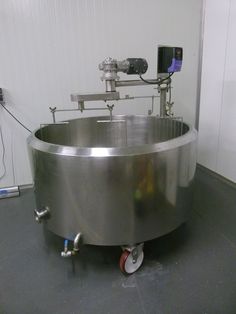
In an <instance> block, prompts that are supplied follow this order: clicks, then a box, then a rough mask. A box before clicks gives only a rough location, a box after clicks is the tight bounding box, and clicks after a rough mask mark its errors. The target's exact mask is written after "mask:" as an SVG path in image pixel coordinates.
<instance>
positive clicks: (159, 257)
mask: <svg viewBox="0 0 236 314" xmlns="http://www.w3.org/2000/svg"><path fill="white" fill-rule="evenodd" d="M33 208H34V197H33V193H32V191H31V190H25V191H24V192H23V193H22V196H21V197H20V198H15V199H8V200H7V199H6V200H1V201H0V251H1V254H0V313H1V314H2V313H4V314H5V313H6V314H12V313H17V314H26V313H30V314H31V313H32V314H33V313H34V314H36V313H50V314H52V313H56V314H60V313H76V314H77V313H79V314H83V313H102V314H104V313H136V314H137V313H148V314H149V313H155V314H158V313H161V314H178V313H180V314H185V313H186V314H195V313H196V314H199V313H202V314H218V313H219V314H235V313H236V190H235V188H233V187H231V186H230V185H227V184H226V183H224V182H222V181H220V180H219V179H217V178H215V177H213V176H210V175H209V174H208V173H207V172H205V170H203V169H198V171H197V180H196V189H195V202H194V210H193V212H192V215H191V218H190V220H189V222H188V223H187V224H185V225H183V226H182V227H180V228H179V229H178V230H176V231H174V232H173V233H171V234H169V235H167V236H165V237H162V238H159V239H157V240H154V241H150V242H148V243H146V244H145V250H144V253H145V261H144V264H143V267H142V269H140V270H139V271H138V272H137V273H136V274H134V275H132V276H129V277H126V276H124V275H122V274H121V273H120V271H119V268H118V260H119V256H120V253H121V250H120V248H118V247H115V248H113V247H105V248H104V247H93V246H84V247H83V248H82V249H81V252H80V254H79V256H77V257H76V258H74V259H73V260H69V259H62V258H61V257H60V254H59V252H60V250H61V249H62V245H63V243H62V240H61V239H59V238H57V237H55V236H53V235H51V234H50V233H48V232H46V231H45V230H43V228H42V226H41V225H37V224H36V223H35V222H34V220H33V215H32V209H33Z"/></svg>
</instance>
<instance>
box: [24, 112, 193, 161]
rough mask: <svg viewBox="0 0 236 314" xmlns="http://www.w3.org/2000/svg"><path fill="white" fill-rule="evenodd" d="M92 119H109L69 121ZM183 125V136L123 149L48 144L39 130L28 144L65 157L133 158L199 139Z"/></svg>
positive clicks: (28, 139) (189, 125) (189, 126)
mask: <svg viewBox="0 0 236 314" xmlns="http://www.w3.org/2000/svg"><path fill="white" fill-rule="evenodd" d="M114 117H118V118H122V117H148V118H149V117H150V118H155V116H146V115H115V116H114ZM90 118H99V119H101V118H107V116H106V117H104V116H93V117H86V118H78V119H70V120H66V121H65V122H67V121H73V120H79V119H90ZM183 123H184V124H185V125H186V126H187V127H188V128H189V130H188V131H187V132H186V133H185V134H184V135H181V136H178V137H176V138H174V139H171V140H168V141H164V142H159V143H153V144H144V145H138V146H122V147H76V146H66V145H59V144H53V143H48V142H44V141H42V140H40V139H39V138H37V137H36V134H35V133H36V132H37V131H38V130H39V129H35V130H34V131H33V132H32V133H31V135H30V136H29V137H28V138H27V144H28V145H29V146H30V147H32V148H33V149H35V150H38V151H42V152H45V153H50V154H55V155H63V156H71V157H73V156H78V157H109V156H133V155H143V154H147V153H156V152H162V151H167V150H170V149H175V148H177V147H180V146H184V145H186V144H188V143H190V142H193V141H195V140H196V139H197V131H196V129H195V128H194V127H193V126H192V125H191V124H189V123H186V122H184V121H183Z"/></svg>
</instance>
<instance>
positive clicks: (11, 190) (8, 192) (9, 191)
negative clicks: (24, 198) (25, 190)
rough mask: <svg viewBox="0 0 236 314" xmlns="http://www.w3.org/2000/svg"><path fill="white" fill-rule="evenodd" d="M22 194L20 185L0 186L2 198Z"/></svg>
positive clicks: (0, 196)
mask: <svg viewBox="0 0 236 314" xmlns="http://www.w3.org/2000/svg"><path fill="white" fill-rule="evenodd" d="M15 196H20V190H19V187H18V186H10V187H6V188H0V199H1V198H8V197H15Z"/></svg>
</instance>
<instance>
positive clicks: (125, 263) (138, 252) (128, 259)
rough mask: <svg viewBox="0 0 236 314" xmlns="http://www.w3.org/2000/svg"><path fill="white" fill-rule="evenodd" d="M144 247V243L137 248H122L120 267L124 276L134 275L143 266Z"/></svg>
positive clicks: (136, 246)
mask: <svg viewBox="0 0 236 314" xmlns="http://www.w3.org/2000/svg"><path fill="white" fill-rule="evenodd" d="M143 245H144V244H143V243H140V244H138V245H135V246H124V247H122V250H123V253H122V254H121V257H120V263H119V265H120V269H121V271H122V272H123V273H124V274H127V275H130V274H133V273H134V272H136V271H137V270H138V269H139V268H140V266H141V265H142V263H143V259H144V253H143Z"/></svg>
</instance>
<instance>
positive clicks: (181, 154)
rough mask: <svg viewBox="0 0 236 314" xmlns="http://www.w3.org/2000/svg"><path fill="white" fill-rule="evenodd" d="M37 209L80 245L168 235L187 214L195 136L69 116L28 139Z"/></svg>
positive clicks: (147, 123)
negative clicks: (79, 242)
mask: <svg viewBox="0 0 236 314" xmlns="http://www.w3.org/2000/svg"><path fill="white" fill-rule="evenodd" d="M28 144H29V147H30V150H31V152H32V154H31V155H32V165H33V172H34V181H35V194H36V202H37V208H38V209H39V210H42V209H45V208H47V209H48V211H49V215H48V216H47V217H46V218H47V219H46V225H47V227H48V228H49V229H50V230H51V231H53V232H54V233H56V234H58V235H60V236H62V237H64V238H66V239H71V240H72V239H74V237H75V235H76V234H78V233H81V236H82V240H83V243H87V244H96V245H125V244H129V245H133V244H136V243H140V242H144V241H147V240H150V239H153V238H156V237H159V236H161V235H163V234H165V233H168V232H170V231H172V230H173V229H175V228H176V227H178V226H179V225H180V224H181V223H183V222H184V221H185V220H186V219H187V216H188V212H189V210H190V209H191V200H192V183H193V178H194V172H195V166H196V131H195V130H194V129H193V128H192V127H191V126H189V125H188V124H185V123H183V122H182V121H181V120H176V119H171V118H158V117H154V116H150V117H148V116H114V117H113V120H112V122H111V121H110V120H109V119H108V118H107V117H92V118H85V119H75V120H71V121H67V122H63V123H60V124H51V125H48V126H45V127H43V128H41V129H39V130H37V131H36V132H35V133H33V134H32V135H31V136H30V137H29V139H28Z"/></svg>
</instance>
